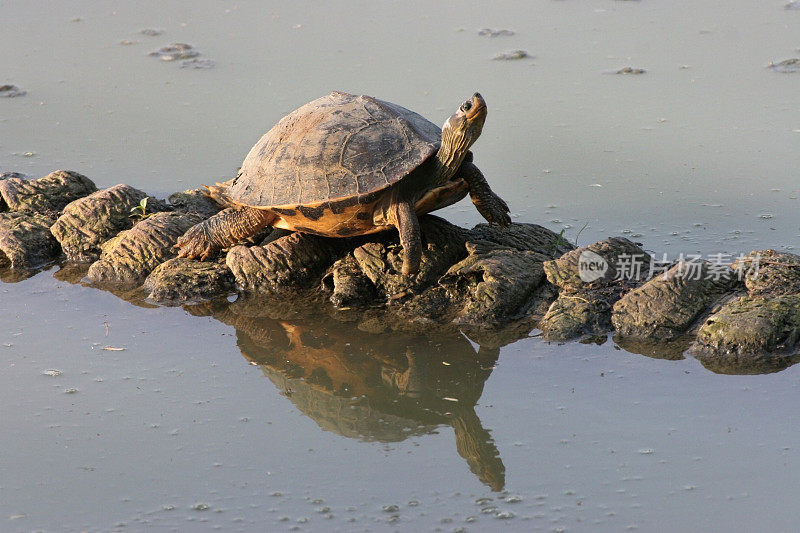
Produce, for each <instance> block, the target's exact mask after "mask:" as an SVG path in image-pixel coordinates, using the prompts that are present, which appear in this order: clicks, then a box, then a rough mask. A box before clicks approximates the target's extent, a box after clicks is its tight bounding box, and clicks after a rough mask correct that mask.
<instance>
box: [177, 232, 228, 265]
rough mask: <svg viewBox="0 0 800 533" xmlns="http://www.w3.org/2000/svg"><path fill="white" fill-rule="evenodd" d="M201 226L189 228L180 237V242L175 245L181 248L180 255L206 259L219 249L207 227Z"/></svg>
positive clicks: (201, 259)
mask: <svg viewBox="0 0 800 533" xmlns="http://www.w3.org/2000/svg"><path fill="white" fill-rule="evenodd" d="M199 226H201V225H198V226H194V227H192V228H189V231H187V232H186V233H184V234H183V235H182V236H181V237H178V243H177V244H176V245H175V246H174V247H175V248H178V249H179V251H178V257H186V258H188V259H199V260H200V261H205V260H206V259H208V258H209V257H210V256H211V254H213V253H214V252H216V251H217V250H216V248H215V247H214V245H213V244H212V242H211V239H209V237H208V234H207V232H206V231H205V229H204V228H202V227H199Z"/></svg>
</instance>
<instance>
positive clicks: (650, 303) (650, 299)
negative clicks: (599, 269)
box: [611, 261, 734, 339]
mask: <svg viewBox="0 0 800 533" xmlns="http://www.w3.org/2000/svg"><path fill="white" fill-rule="evenodd" d="M732 274H733V272H732V271H731V269H730V268H728V267H727V266H725V265H716V264H712V263H709V262H707V261H699V262H687V261H680V262H678V263H677V264H676V265H675V266H673V267H672V268H670V269H669V270H668V271H667V272H665V273H664V274H663V275H659V276H656V277H655V278H653V279H651V280H650V281H648V282H647V283H645V284H644V285H642V286H640V287H638V288H636V289H633V290H632V291H630V292H628V293H627V294H626V295H625V296H623V297H622V298H621V299H620V300H619V301H618V302H617V303H615V304H614V310H613V314H612V316H611V322H612V323H613V324H614V328H616V330H617V331H618V332H619V333H621V334H622V335H626V336H630V337H639V338H649V339H671V338H674V337H677V336H679V335H681V334H682V333H684V332H686V331H687V330H688V329H689V328H690V327H691V326H692V324H693V323H694V322H695V321H696V320H697V318H698V317H699V316H701V315H702V314H703V313H704V312H706V311H707V310H708V309H709V308H710V307H711V306H712V304H713V303H714V302H715V301H716V300H718V299H719V298H720V297H722V296H723V295H724V294H726V293H728V292H730V291H731V290H733V287H734V277H733V275H732Z"/></svg>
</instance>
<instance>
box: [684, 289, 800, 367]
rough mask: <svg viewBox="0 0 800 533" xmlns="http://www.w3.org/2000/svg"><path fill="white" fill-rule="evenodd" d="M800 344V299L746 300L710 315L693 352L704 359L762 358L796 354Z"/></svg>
mask: <svg viewBox="0 0 800 533" xmlns="http://www.w3.org/2000/svg"><path fill="white" fill-rule="evenodd" d="M798 340H800V295H798V294H782V295H779V296H774V297H773V296H743V297H741V298H738V299H735V300H733V301H731V302H729V303H727V304H726V305H724V306H723V307H722V308H721V309H720V310H719V312H717V313H715V314H713V315H711V316H710V317H709V318H708V319H706V321H705V322H704V323H703V325H702V326H701V327H700V329H699V331H698V333H697V341H696V342H695V344H694V345H693V347H692V351H693V352H696V353H699V354H701V355H703V354H705V355H717V356H719V355H725V356H734V357H748V356H756V357H757V356H760V355H764V354H769V353H776V352H778V353H790V352H792V351H795V350H796V349H797V346H798Z"/></svg>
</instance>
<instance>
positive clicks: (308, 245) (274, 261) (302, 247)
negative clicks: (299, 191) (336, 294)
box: [225, 233, 347, 293]
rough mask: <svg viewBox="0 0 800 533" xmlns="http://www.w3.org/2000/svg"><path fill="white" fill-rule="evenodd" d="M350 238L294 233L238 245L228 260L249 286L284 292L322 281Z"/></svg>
mask: <svg viewBox="0 0 800 533" xmlns="http://www.w3.org/2000/svg"><path fill="white" fill-rule="evenodd" d="M346 241H347V239H330V238H326V237H319V236H317V235H310V234H306V233H291V234H289V235H285V236H283V237H280V238H278V239H275V240H272V241H270V242H268V243H267V244H265V245H260V246H243V245H239V246H234V247H233V248H231V249H230V250H229V251H228V254H227V256H226V259H225V263H226V264H227V266H228V268H229V269H230V270H231V272H233V275H234V276H235V277H236V283H237V284H239V286H241V287H242V288H244V289H245V290H250V291H263V292H267V293H281V292H286V291H289V292H291V291H294V290H296V289H298V288H307V287H310V286H312V285H316V284H318V283H319V280H320V277H321V276H322V274H323V272H325V270H326V269H327V268H328V267H329V266H330V265H331V264H332V263H333V262H334V261H335V260H336V259H338V258H339V256H340V255H341V254H342V253H344V250H343V247H344V246H345V245H346Z"/></svg>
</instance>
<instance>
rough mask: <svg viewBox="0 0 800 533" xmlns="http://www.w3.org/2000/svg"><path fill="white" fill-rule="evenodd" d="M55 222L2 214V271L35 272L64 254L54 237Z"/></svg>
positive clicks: (45, 218) (0, 219) (16, 213)
mask: <svg viewBox="0 0 800 533" xmlns="http://www.w3.org/2000/svg"><path fill="white" fill-rule="evenodd" d="M52 223H53V219H51V218H49V217H46V216H43V215H37V214H32V213H21V212H12V213H0V268H13V269H21V270H31V269H34V268H37V267H40V266H42V265H44V264H46V263H48V262H50V261H52V260H53V259H55V258H56V257H58V254H59V253H60V251H61V250H60V249H59V247H58V242H57V241H56V240H55V239H54V238H53V236H52V235H51V234H50V225H51V224H52Z"/></svg>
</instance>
